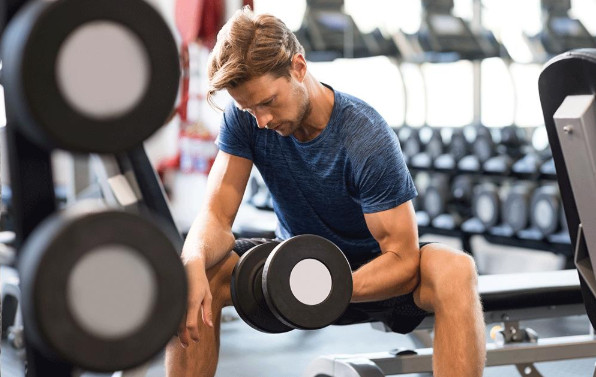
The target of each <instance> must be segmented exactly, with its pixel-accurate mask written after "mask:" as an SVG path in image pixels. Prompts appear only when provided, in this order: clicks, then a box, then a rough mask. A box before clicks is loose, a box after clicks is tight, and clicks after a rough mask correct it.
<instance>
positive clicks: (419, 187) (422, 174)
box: [414, 171, 431, 226]
mask: <svg viewBox="0 0 596 377" xmlns="http://www.w3.org/2000/svg"><path fill="white" fill-rule="evenodd" d="M430 180H431V176H430V174H429V173H428V172H426V171H419V172H417V173H416V176H415V177H414V185H415V186H416V191H418V197H417V198H416V205H415V207H414V208H416V221H417V223H418V225H419V226H427V225H429V224H430V219H429V217H428V214H427V213H426V211H424V197H425V196H426V190H427V188H428V186H429V184H430Z"/></svg>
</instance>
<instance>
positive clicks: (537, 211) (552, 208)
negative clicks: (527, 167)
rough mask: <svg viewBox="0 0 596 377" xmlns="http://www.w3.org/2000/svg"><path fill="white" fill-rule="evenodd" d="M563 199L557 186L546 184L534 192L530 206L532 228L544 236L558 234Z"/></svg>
mask: <svg viewBox="0 0 596 377" xmlns="http://www.w3.org/2000/svg"><path fill="white" fill-rule="evenodd" d="M560 207H561V199H560V195H559V187H558V186H557V185H556V184H546V185H543V186H540V187H538V188H537V189H536V190H534V194H533V195H532V202H531V205H530V219H531V222H532V226H534V227H535V228H537V229H538V230H539V231H540V232H541V233H542V234H543V235H544V236H549V235H551V234H554V233H556V232H557V231H558V230H559V229H560V225H561V222H560V219H561V214H560V211H561V208H560Z"/></svg>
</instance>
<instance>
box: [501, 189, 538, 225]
mask: <svg viewBox="0 0 596 377" xmlns="http://www.w3.org/2000/svg"><path fill="white" fill-rule="evenodd" d="M535 187H536V185H535V184H534V183H533V182H528V181H522V182H517V183H515V184H514V185H513V186H512V187H511V188H510V189H509V190H508V192H507V194H506V195H505V196H504V198H503V203H502V210H501V214H502V217H503V223H504V224H506V225H508V226H509V227H510V228H511V230H512V231H513V232H519V231H520V230H522V229H525V228H527V227H528V225H529V220H530V201H531V199H532V193H533V191H534V189H535Z"/></svg>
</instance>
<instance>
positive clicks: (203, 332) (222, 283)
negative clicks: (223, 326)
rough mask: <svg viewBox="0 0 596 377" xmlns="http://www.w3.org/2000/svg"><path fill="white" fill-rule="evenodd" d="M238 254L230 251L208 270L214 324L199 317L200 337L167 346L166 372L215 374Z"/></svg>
mask: <svg viewBox="0 0 596 377" xmlns="http://www.w3.org/2000/svg"><path fill="white" fill-rule="evenodd" d="M237 261H238V255H237V254H236V253H234V252H232V253H230V254H229V255H228V256H227V257H226V258H224V259H223V260H222V261H221V262H219V263H218V264H216V265H215V266H213V267H212V268H210V269H209V270H208V271H207V277H208V279H209V287H210V289H211V295H212V296H213V303H212V305H211V306H212V311H213V327H209V326H207V325H205V324H204V323H203V321H202V320H199V339H200V340H199V341H198V342H197V343H194V342H192V341H191V343H190V344H189V345H188V347H187V348H183V347H182V345H181V344H180V341H179V340H178V338H177V337H175V338H173V339H172V340H171V341H170V343H169V344H168V346H167V348H166V361H165V364H166V375H167V376H169V377H181V376H193V377H199V376H200V377H210V376H214V375H215V370H216V369H217V362H218V359H219V329H220V323H221V310H222V308H223V307H225V306H229V305H231V304H232V300H231V297H230V278H231V276H232V271H233V270H234V266H235V264H236V262H237Z"/></svg>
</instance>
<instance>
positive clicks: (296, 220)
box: [217, 91, 417, 258]
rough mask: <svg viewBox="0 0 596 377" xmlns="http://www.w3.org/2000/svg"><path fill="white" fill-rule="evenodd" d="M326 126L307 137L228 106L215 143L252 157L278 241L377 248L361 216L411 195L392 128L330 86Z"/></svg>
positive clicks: (349, 250)
mask: <svg viewBox="0 0 596 377" xmlns="http://www.w3.org/2000/svg"><path fill="white" fill-rule="evenodd" d="M334 93H335V103H334V105H333V110H332V112H331V118H330V119H329V123H328V124H327V126H326V127H325V129H324V130H323V131H322V132H321V133H320V134H319V135H318V136H317V137H316V138H315V139H313V140H310V141H308V142H304V143H303V142H300V141H298V140H297V139H296V138H295V137H294V136H286V137H284V136H281V135H279V134H277V133H276V132H275V131H272V130H267V129H259V128H258V127H257V123H256V120H255V119H254V118H253V116H252V115H250V114H249V113H247V112H243V111H241V110H239V109H238V108H237V107H236V106H235V105H234V104H233V103H232V104H230V105H229V106H228V107H227V108H226V111H225V113H224V117H223V121H222V125H221V130H220V134H219V137H218V140H217V145H218V147H219V149H220V150H222V151H224V152H226V153H229V154H232V155H235V156H239V157H244V158H247V159H249V160H252V161H253V163H254V164H255V166H256V167H257V169H258V170H259V172H260V173H261V175H262V176H263V180H264V181H265V183H266V184H267V187H268V188H269V190H270V191H271V195H272V198H273V208H274V211H275V214H276V215H277V218H278V222H279V223H278V229H277V235H278V237H280V238H282V239H287V238H289V237H292V236H295V235H299V234H316V235H319V236H321V237H325V238H327V239H328V240H330V241H332V242H333V243H335V244H336V245H337V246H338V247H339V248H340V249H341V250H342V251H343V252H344V253H345V254H346V256H348V258H349V257H350V256H351V255H359V256H362V253H378V252H379V251H380V249H379V245H378V243H377V242H376V240H375V239H374V238H373V236H372V235H371V233H370V231H369V230H368V228H367V226H366V222H365V220H364V213H374V212H379V211H384V210H388V209H391V208H394V207H397V206H398V205H400V204H402V203H405V202H407V201H408V200H410V199H412V198H414V197H416V195H417V192H416V188H415V186H414V182H413V181H412V177H411V175H410V172H409V171H408V169H407V167H406V164H405V162H404V159H403V156H402V152H401V149H400V146H399V141H398V140H397V136H396V135H395V132H393V131H392V130H391V128H390V127H389V126H388V125H387V123H386V122H385V120H384V119H383V118H382V117H381V115H379V113H377V112H376V111H375V110H374V109H373V108H372V107H371V106H369V105H368V104H367V103H365V102H364V101H362V100H360V99H358V98H355V97H353V96H350V95H348V94H345V93H341V92H339V91H334Z"/></svg>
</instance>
